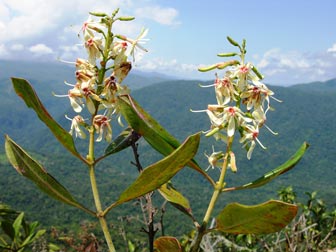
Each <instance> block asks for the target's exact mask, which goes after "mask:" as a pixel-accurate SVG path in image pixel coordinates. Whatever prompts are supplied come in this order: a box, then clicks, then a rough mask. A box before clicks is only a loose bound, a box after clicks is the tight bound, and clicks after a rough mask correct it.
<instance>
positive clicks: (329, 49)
mask: <svg viewBox="0 0 336 252" xmlns="http://www.w3.org/2000/svg"><path fill="white" fill-rule="evenodd" d="M327 52H331V53H336V43H335V44H333V45H332V47H330V48H328V50H327Z"/></svg>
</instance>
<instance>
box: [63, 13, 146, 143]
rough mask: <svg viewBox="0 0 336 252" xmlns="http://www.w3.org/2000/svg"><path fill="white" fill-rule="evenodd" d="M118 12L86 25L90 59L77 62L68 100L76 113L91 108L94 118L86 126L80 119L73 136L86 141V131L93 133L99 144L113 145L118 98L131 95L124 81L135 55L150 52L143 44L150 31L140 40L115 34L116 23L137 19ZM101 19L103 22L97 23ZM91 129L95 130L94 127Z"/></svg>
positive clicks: (84, 36)
mask: <svg viewBox="0 0 336 252" xmlns="http://www.w3.org/2000/svg"><path fill="white" fill-rule="evenodd" d="M117 13H118V10H116V11H115V12H114V13H112V15H111V16H108V15H107V14H104V13H90V14H91V16H90V17H89V19H88V20H87V21H86V22H84V24H83V26H82V29H81V33H82V34H81V35H80V37H81V38H82V39H83V40H84V41H83V45H84V47H85V49H86V52H87V55H88V58H87V59H80V58H79V59H77V60H76V62H75V63H74V64H75V66H76V74H75V75H76V83H75V84H69V83H66V84H67V85H69V86H71V89H70V90H69V91H68V94H67V95H58V96H66V97H68V98H69V100H70V104H71V106H72V108H73V110H74V111H75V112H76V113H81V112H82V111H83V109H84V108H87V110H88V111H89V113H90V114H91V123H90V124H87V123H85V120H84V119H83V117H82V116H80V115H77V116H75V117H74V118H73V119H70V118H68V117H67V118H68V119H69V120H71V121H72V124H71V130H70V134H73V132H75V136H76V137H80V138H85V137H86V134H85V132H84V130H83V129H89V128H90V127H91V129H93V130H94V131H95V133H97V134H98V137H97V139H96V141H101V140H102V139H105V140H106V141H111V139H112V129H111V125H110V121H111V117H112V115H114V114H116V113H117V112H118V104H117V99H116V97H117V96H118V95H120V94H127V93H128V92H129V90H128V88H127V87H126V86H125V85H122V84H121V83H122V81H123V80H124V79H125V77H126V76H127V74H128V73H129V71H130V70H131V67H132V63H131V61H130V60H129V58H130V57H131V58H133V61H134V57H135V51H136V50H137V49H140V50H142V51H145V52H146V51H147V50H146V49H145V48H143V47H142V46H141V45H140V44H141V43H143V42H144V40H145V39H144V37H145V36H146V34H147V32H148V30H146V29H142V30H141V32H140V35H139V36H138V37H137V38H136V39H131V38H128V37H126V36H124V35H120V34H113V33H112V26H113V24H114V23H115V22H116V21H130V20H133V19H134V18H133V17H116V15H117ZM94 18H96V19H99V20H95V19H94ZM90 125H91V126H90Z"/></svg>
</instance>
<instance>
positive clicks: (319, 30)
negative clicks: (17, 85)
mask: <svg viewBox="0 0 336 252" xmlns="http://www.w3.org/2000/svg"><path fill="white" fill-rule="evenodd" d="M116 7H120V8H121V13H122V14H125V15H134V16H135V17H136V20H135V21H133V22H130V23H127V26H126V25H125V24H121V25H120V26H119V27H117V32H119V33H125V34H126V35H128V36H130V37H135V36H137V34H138V33H139V31H140V29H141V28H142V27H146V28H149V34H148V36H147V37H148V38H149V39H150V40H149V41H148V42H147V44H146V46H145V47H146V48H147V49H148V50H149V52H148V53H147V54H146V55H144V56H143V57H142V58H141V59H139V60H138V61H137V62H136V64H135V67H136V68H137V69H138V70H143V71H154V72H160V73H165V74H167V75H174V76H177V77H179V78H187V79H211V78H213V77H214V72H211V73H206V74H204V73H199V72H198V71H197V68H198V67H199V66H202V65H210V64H213V63H216V62H219V61H220V60H222V59H221V58H218V57H217V56H216V54H217V53H220V52H227V51H232V49H233V47H231V46H230V45H229V44H228V43H227V40H226V36H228V35H229V36H231V37H232V38H234V39H235V40H237V41H241V40H242V39H243V38H245V39H246V40H247V51H248V54H247V59H248V60H249V61H251V62H252V63H253V64H254V65H256V66H258V68H259V70H260V71H261V72H262V73H263V74H264V75H265V82H267V83H271V84H276V85H290V84H294V83H303V82H311V81H318V80H321V81H324V80H328V79H331V78H335V77H336V29H335V27H334V26H335V24H336V21H335V16H334V15H335V13H334V12H335V10H336V1H334V0H319V1H316V0H315V1H314V0H310V1H307V0H282V1H269V0H254V1H247V0H246V1H239V2H238V1H228V0H207V1H195V0H194V1H182V0H136V1H135V0H133V1H131V0H86V1H80V0H48V1H45V0H1V1H0V34H1V36H0V59H10V60H19V59H23V60H34V61H41V60H42V61H51V62H56V61H57V58H62V59H64V60H72V61H74V60H75V59H76V58H77V57H79V56H83V52H82V51H81V49H80V47H79V46H78V44H79V43H80V41H79V40H78V37H77V33H78V32H79V30H80V27H81V25H82V22H84V21H85V20H86V19H87V17H88V12H89V11H92V10H93V11H102V10H104V11H106V12H108V13H109V12H111V11H112V10H113V9H115V8H116ZM76 44H77V45H76ZM219 74H220V73H219Z"/></svg>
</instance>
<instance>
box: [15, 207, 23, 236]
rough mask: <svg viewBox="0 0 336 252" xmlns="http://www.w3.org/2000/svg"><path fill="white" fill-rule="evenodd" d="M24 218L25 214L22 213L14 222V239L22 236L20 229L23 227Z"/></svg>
mask: <svg viewBox="0 0 336 252" xmlns="http://www.w3.org/2000/svg"><path fill="white" fill-rule="evenodd" d="M23 217H24V212H21V213H20V214H19V215H18V217H16V219H15V221H14V222H13V228H14V237H18V236H19V234H20V228H21V226H22V221H23Z"/></svg>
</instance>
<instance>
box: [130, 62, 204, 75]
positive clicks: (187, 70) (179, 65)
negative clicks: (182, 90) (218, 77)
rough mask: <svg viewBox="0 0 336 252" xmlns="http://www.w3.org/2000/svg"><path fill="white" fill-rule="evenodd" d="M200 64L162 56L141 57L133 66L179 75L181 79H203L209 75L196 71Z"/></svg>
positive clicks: (143, 69) (144, 69)
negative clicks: (167, 58)
mask: <svg viewBox="0 0 336 252" xmlns="http://www.w3.org/2000/svg"><path fill="white" fill-rule="evenodd" d="M199 67H200V66H199V65H196V64H189V63H183V62H179V61H178V60H177V59H170V60H165V59H162V58H154V59H147V58H146V59H143V60H141V61H140V62H138V63H136V66H135V68H137V69H139V70H141V71H150V72H159V73H163V74H166V75H170V76H175V77H179V78H181V79H204V78H209V75H206V76H205V75H204V74H202V73H200V72H198V70H197V69H198V68H199Z"/></svg>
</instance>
